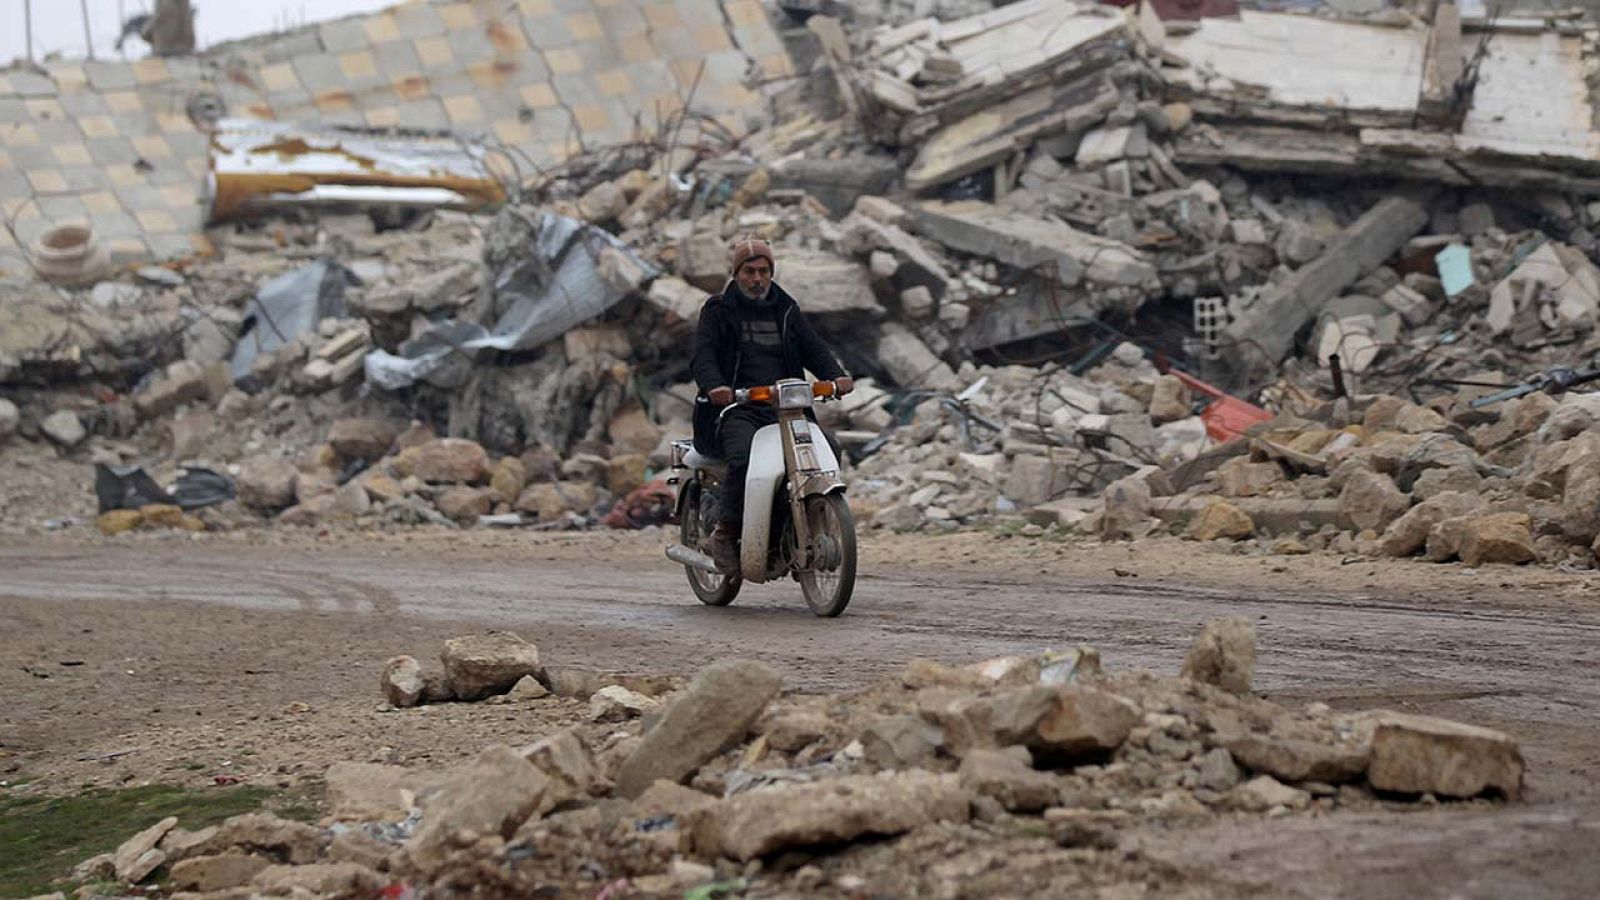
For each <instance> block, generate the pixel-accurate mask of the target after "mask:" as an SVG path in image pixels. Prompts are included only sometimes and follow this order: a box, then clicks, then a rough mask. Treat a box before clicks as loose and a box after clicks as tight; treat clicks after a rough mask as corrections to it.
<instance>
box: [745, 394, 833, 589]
mask: <svg viewBox="0 0 1600 900" xmlns="http://www.w3.org/2000/svg"><path fill="white" fill-rule="evenodd" d="M799 426H800V427H802V428H810V429H813V430H812V432H811V438H812V440H811V447H812V449H813V450H814V451H815V452H816V454H817V465H818V466H820V467H821V469H822V471H823V472H827V473H832V474H833V475H834V477H835V479H837V473H838V471H839V459H838V457H835V456H834V455H833V448H832V447H830V446H828V441H827V439H826V438H824V437H823V436H822V434H821V432H820V431H817V430H815V426H813V425H812V424H811V423H810V422H809V421H806V420H801V422H800V423H799ZM778 428H779V426H777V425H767V426H765V427H763V428H762V429H761V430H759V431H757V432H756V436H755V439H754V440H752V441H751V442H750V469H749V471H748V472H746V474H745V477H744V524H743V526H742V527H741V528H740V533H739V540H740V546H739V571H740V574H742V575H743V576H744V580H745V581H749V582H753V583H755V584H760V583H761V582H763V581H765V580H766V578H767V548H768V543H769V542H770V541H771V540H772V534H771V531H772V504H773V501H774V500H775V499H776V498H777V496H778V487H779V486H780V485H781V484H782V483H783V479H784V475H785V472H784V465H783V434H782V433H781V432H779V431H778ZM843 487H844V485H843V484H842V483H841V484H840V485H839V489H843ZM830 493H831V491H830Z"/></svg>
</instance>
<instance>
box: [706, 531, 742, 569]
mask: <svg viewBox="0 0 1600 900" xmlns="http://www.w3.org/2000/svg"><path fill="white" fill-rule="evenodd" d="M711 560H712V562H715V563H716V564H717V568H718V569H719V570H721V572H722V574H724V575H737V574H738V573H739V546H738V543H737V541H736V539H735V532H734V530H733V529H732V528H730V527H727V526H725V525H722V524H720V523H719V524H718V525H717V528H716V530H715V531H713V532H711Z"/></svg>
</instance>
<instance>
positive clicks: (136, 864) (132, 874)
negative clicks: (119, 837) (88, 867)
mask: <svg viewBox="0 0 1600 900" xmlns="http://www.w3.org/2000/svg"><path fill="white" fill-rule="evenodd" d="M177 824H178V818H177V817H176V816H168V817H166V818H165V819H162V820H161V821H159V822H157V823H156V824H154V825H151V826H150V827H149V828H146V829H145V830H143V831H141V832H139V833H138V834H136V835H134V836H133V837H131V838H128V839H127V840H125V841H123V842H122V844H121V845H120V846H118V847H117V850H116V852H115V853H114V854H112V865H113V867H114V869H115V871H116V875H117V880H118V881H121V882H122V883H123V884H138V883H139V882H140V881H143V880H144V878H145V876H147V875H149V874H150V873H151V872H153V871H155V869H156V867H158V866H160V865H161V864H162V863H163V862H165V861H166V858H167V855H166V854H165V853H162V852H161V851H160V850H157V849H156V845H157V844H159V843H160V842H161V838H162V837H164V836H166V833H167V832H169V831H171V830H172V829H173V828H174V827H176V826H177ZM153 853H154V854H159V858H156V857H154V856H152V854H153ZM152 860H153V861H154V865H151V864H150V863H151V862H152Z"/></svg>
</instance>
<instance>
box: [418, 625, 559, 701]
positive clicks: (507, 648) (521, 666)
mask: <svg viewBox="0 0 1600 900" xmlns="http://www.w3.org/2000/svg"><path fill="white" fill-rule="evenodd" d="M439 658H440V660H442V661H443V662H444V674H445V678H446V680H448V681H449V682H450V689H451V691H452V692H453V693H454V694H455V696H456V697H457V698H458V699H461V700H466V701H469V702H470V701H473V700H481V699H483V698H484V697H487V696H489V695H490V694H500V693H504V692H506V691H508V690H510V689H511V686H512V685H514V684H516V683H517V681H518V680H519V679H521V678H522V677H523V676H524V675H532V676H534V677H535V678H537V677H539V674H540V673H541V672H542V671H543V668H542V667H541V666H540V665H539V648H538V647H536V646H534V645H533V644H530V643H528V642H527V641H525V640H523V639H522V638H520V637H518V636H517V635H515V634H512V633H511V632H509V631H491V632H489V633H487V634H474V635H467V636H465V637H458V638H450V639H449V640H447V641H445V642H444V650H443V651H441V652H440V654H439Z"/></svg>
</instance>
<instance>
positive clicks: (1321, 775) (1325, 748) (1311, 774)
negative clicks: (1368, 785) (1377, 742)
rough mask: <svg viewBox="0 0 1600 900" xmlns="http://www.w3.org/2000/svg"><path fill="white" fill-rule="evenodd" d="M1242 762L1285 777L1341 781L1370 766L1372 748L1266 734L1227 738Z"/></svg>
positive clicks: (1254, 768) (1330, 781)
mask: <svg viewBox="0 0 1600 900" xmlns="http://www.w3.org/2000/svg"><path fill="white" fill-rule="evenodd" d="M1225 746H1226V747H1227V751H1228V752H1229V753H1230V754H1232V756H1233V759H1234V760H1235V761H1236V762H1238V763H1239V764H1240V765H1242V766H1245V767H1246V768H1248V769H1250V770H1251V771H1254V772H1263V773H1265V774H1268V775H1271V776H1273V777H1275V778H1278V779H1281V780H1283V781H1321V782H1324V783H1326V784H1339V783H1341V782H1345V781H1354V780H1355V779H1357V778H1360V777H1361V775H1362V773H1364V772H1366V770H1367V759H1368V757H1369V755H1370V748H1369V747H1367V746H1365V745H1362V744H1333V743H1323V742H1320V741H1309V740H1302V739H1298V738H1284V737H1276V736H1273V735H1265V734H1247V735H1244V736H1243V737H1239V738H1234V739H1231V740H1228V741H1226V743H1225Z"/></svg>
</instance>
